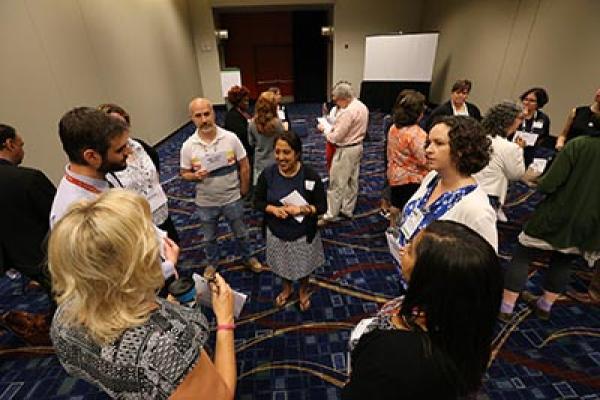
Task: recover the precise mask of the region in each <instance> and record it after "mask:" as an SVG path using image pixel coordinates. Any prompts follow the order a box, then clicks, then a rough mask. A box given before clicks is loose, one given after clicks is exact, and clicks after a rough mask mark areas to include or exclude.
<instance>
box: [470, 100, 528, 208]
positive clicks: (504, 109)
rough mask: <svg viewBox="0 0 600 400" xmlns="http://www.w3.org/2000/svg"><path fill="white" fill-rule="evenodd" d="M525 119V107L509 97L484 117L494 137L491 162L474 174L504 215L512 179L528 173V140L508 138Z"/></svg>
mask: <svg viewBox="0 0 600 400" xmlns="http://www.w3.org/2000/svg"><path fill="white" fill-rule="evenodd" d="M522 122H523V109H522V108H521V106H520V105H518V104H515V103H512V102H509V101H507V102H503V103H500V104H496V105H494V106H492V107H491V108H490V109H489V110H488V112H487V114H486V115H485V117H484V118H483V121H481V125H482V126H483V129H484V131H485V133H487V135H488V137H489V138H490V140H491V141H492V156H491V158H490V162H489V163H488V165H487V166H486V167H485V168H484V169H482V170H481V171H480V172H478V173H476V174H475V175H473V177H474V178H475V179H476V180H477V182H478V183H479V185H480V186H481V188H482V189H483V190H484V191H485V192H486V193H487V195H488V197H489V199H490V204H491V205H492V207H494V209H496V210H497V212H498V214H499V215H503V214H500V211H501V209H500V207H501V206H502V204H504V200H505V198H506V190H507V189H508V181H516V180H519V179H521V177H523V174H524V173H525V163H524V161H523V148H524V147H525V141H524V140H523V139H522V138H520V137H518V138H517V139H516V140H515V142H511V141H509V140H507V139H506V137H507V136H510V135H512V134H514V132H515V130H516V129H517V127H519V126H521V123H522ZM499 218H502V217H501V216H499Z"/></svg>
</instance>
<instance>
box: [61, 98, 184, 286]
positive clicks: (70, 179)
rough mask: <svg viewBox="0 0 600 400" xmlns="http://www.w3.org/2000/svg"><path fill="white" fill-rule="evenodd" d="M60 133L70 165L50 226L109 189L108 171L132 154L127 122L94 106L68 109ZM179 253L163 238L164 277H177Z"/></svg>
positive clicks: (124, 164) (119, 167) (117, 168)
mask: <svg viewBox="0 0 600 400" xmlns="http://www.w3.org/2000/svg"><path fill="white" fill-rule="evenodd" d="M58 134H59V136H60V141H61V143H62V146H63V149H64V151H65V153H67V157H68V158H69V164H67V166H66V168H65V175H64V176H63V178H62V179H61V181H60V183H59V185H58V189H57V191H56V197H54V202H53V203H52V210H51V211H50V229H52V227H53V226H54V225H55V224H56V223H57V222H58V220H60V218H61V217H62V216H63V215H64V214H65V213H66V212H67V211H68V209H69V207H70V206H71V204H73V203H74V202H76V201H79V200H86V199H93V198H95V197H96V196H97V195H98V194H100V193H102V192H104V191H106V190H108V189H109V188H110V187H111V185H110V184H109V182H108V181H107V180H106V174H108V173H110V172H117V171H122V170H124V169H125V168H127V156H129V154H131V148H130V147H129V144H128V143H129V129H128V127H127V124H126V123H125V122H123V121H121V120H120V119H118V118H113V117H110V116H108V115H107V114H105V113H104V112H102V111H99V110H96V109H94V108H90V107H77V108H74V109H72V110H71V111H69V112H67V113H66V114H65V115H64V116H63V117H62V118H61V120H60V122H59V123H58ZM158 231H159V230H158V229H157V232H158ZM161 232H162V231H161ZM157 235H159V233H157ZM178 256H179V247H178V246H177V245H176V244H175V242H173V241H172V240H170V239H169V238H167V237H164V239H163V245H162V250H161V262H162V270H163V275H164V277H165V279H169V278H171V277H172V276H177V271H176V270H175V264H176V263H177V257H178ZM168 282H169V281H168V280H167V282H166V284H168ZM162 294H163V295H165V294H166V292H164V291H163V292H162Z"/></svg>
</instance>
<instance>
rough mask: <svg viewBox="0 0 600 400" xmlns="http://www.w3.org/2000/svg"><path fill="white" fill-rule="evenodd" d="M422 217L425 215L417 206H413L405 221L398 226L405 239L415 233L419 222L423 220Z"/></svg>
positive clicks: (408, 238)
mask: <svg viewBox="0 0 600 400" xmlns="http://www.w3.org/2000/svg"><path fill="white" fill-rule="evenodd" d="M423 218H425V216H424V215H423V213H422V212H421V210H420V209H419V208H415V209H414V210H413V212H412V213H411V214H410V215H409V216H408V218H407V219H406V221H404V223H403V224H402V226H401V227H400V231H401V232H402V234H403V235H404V237H405V238H406V239H407V240H410V238H412V236H413V235H414V234H415V232H416V231H417V229H418V228H419V225H421V222H423Z"/></svg>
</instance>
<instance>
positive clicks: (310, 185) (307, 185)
mask: <svg viewBox="0 0 600 400" xmlns="http://www.w3.org/2000/svg"><path fill="white" fill-rule="evenodd" d="M304 187H305V188H306V190H311V191H312V190H313V189H314V188H315V181H304Z"/></svg>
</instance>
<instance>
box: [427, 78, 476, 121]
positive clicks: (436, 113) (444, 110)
mask: <svg viewBox="0 0 600 400" xmlns="http://www.w3.org/2000/svg"><path fill="white" fill-rule="evenodd" d="M472 87H473V84H472V83H471V81H470V80H467V79H460V80H458V81H456V82H454V84H453V85H452V89H451V90H450V100H448V101H447V102H445V103H444V104H442V105H440V106H438V107H437V108H435V109H434V110H433V111H432V112H431V114H429V117H428V118H427V121H426V122H425V130H426V131H427V132H429V131H430V130H431V127H432V126H433V125H434V124H435V123H436V121H437V120H438V119H439V118H440V117H443V116H445V115H464V116H468V117H473V118H475V119H476V120H477V121H481V112H480V111H479V108H477V106H476V105H475V104H472V103H469V102H467V98H468V97H469V93H471V88H472Z"/></svg>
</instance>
